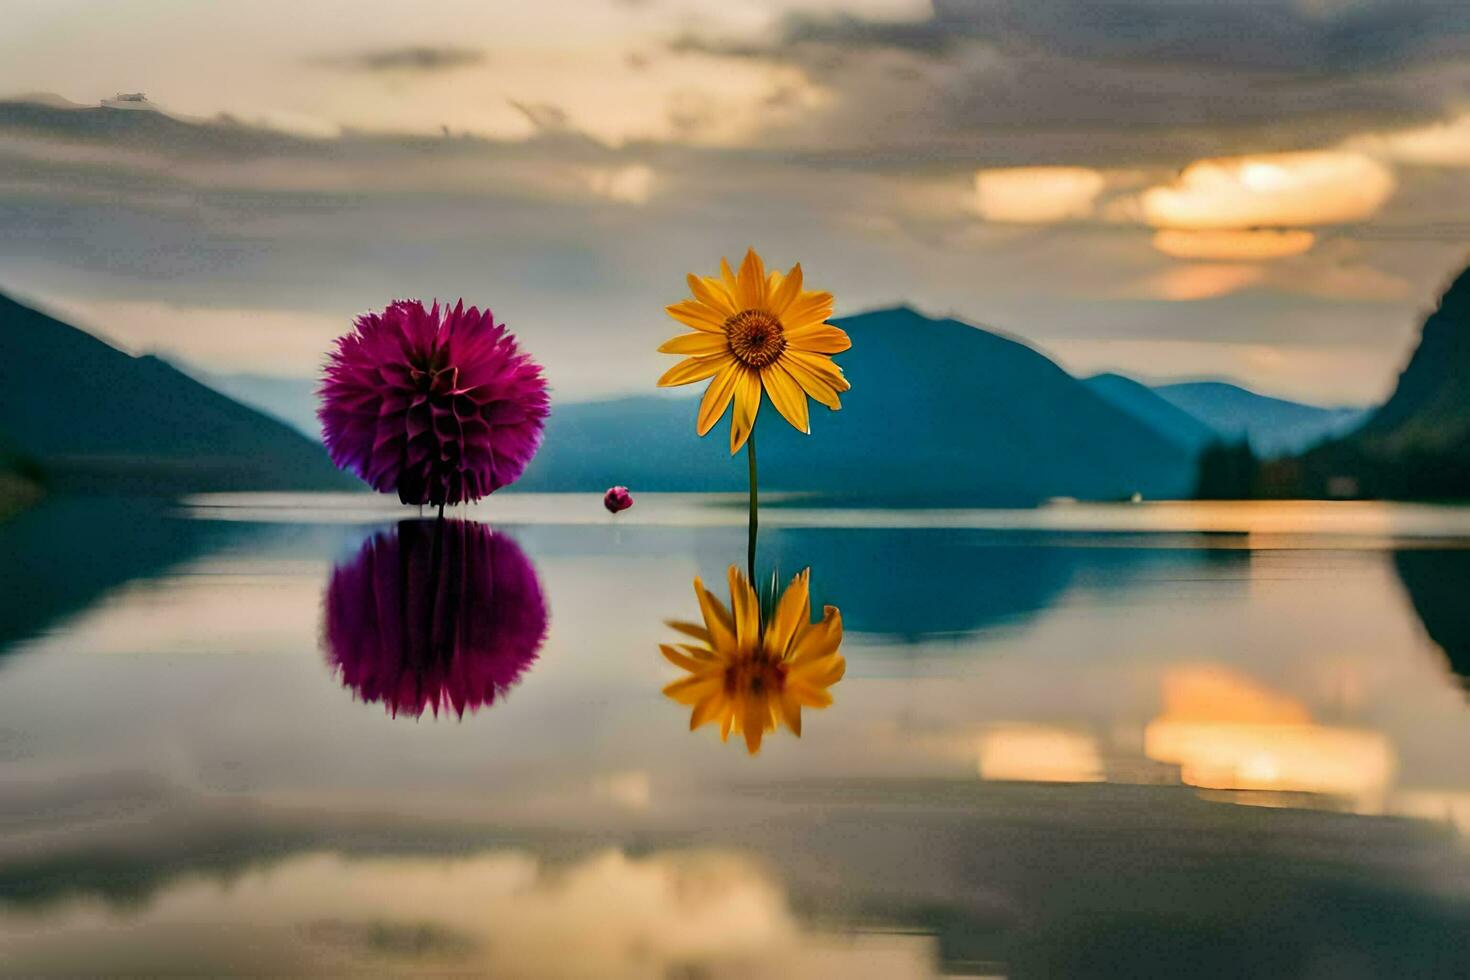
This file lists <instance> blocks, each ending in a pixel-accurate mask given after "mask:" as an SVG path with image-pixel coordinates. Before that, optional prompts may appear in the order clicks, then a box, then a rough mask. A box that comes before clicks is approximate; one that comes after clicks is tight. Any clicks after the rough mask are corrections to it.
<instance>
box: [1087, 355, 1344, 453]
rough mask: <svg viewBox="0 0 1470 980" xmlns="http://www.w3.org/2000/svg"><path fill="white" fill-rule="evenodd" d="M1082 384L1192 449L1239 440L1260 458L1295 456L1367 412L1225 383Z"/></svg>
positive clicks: (1106, 379) (1109, 378)
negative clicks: (1297, 399)
mask: <svg viewBox="0 0 1470 980" xmlns="http://www.w3.org/2000/svg"><path fill="white" fill-rule="evenodd" d="M1084 383H1085V384H1086V385H1087V386H1088V387H1090V388H1092V389H1093V390H1094V391H1096V392H1097V393H1098V394H1100V395H1102V396H1103V397H1104V398H1106V399H1108V400H1109V401H1111V402H1112V403H1113V404H1115V405H1117V406H1118V407H1119V408H1121V409H1123V410H1124V411H1127V412H1129V413H1130V414H1132V415H1134V416H1135V417H1136V418H1138V419H1139V420H1140V421H1143V422H1145V423H1147V424H1148V425H1151V426H1153V427H1154V428H1155V429H1157V430H1158V431H1159V433H1160V434H1162V435H1164V436H1166V437H1167V438H1169V439H1171V440H1173V441H1175V442H1177V443H1178V444H1180V445H1183V446H1187V447H1189V448H1190V449H1192V450H1195V451H1199V450H1202V449H1203V448H1204V447H1206V446H1208V445H1210V444H1211V443H1215V442H1222V441H1223V442H1230V443H1236V442H1241V441H1244V442H1248V443H1249V444H1250V446H1251V448H1252V449H1253V450H1254V451H1255V452H1256V453H1257V454H1258V455H1261V456H1281V455H1285V454H1288V453H1295V452H1301V451H1302V450H1304V449H1308V448H1310V447H1312V446H1314V445H1316V444H1318V443H1320V442H1323V441H1325V440H1327V439H1330V438H1332V437H1333V436H1338V435H1342V434H1343V433H1345V432H1348V431H1351V430H1352V429H1353V428H1354V427H1355V426H1357V425H1358V424H1360V423H1361V422H1362V421H1363V420H1364V419H1365V418H1367V416H1368V414H1369V413H1370V412H1371V409H1366V408H1356V407H1322V406H1317V405H1308V404H1305V403H1303V402H1294V401H1288V400H1287V399H1284V398H1272V397H1271V396H1269V395H1262V394H1259V393H1257V392H1254V391H1251V390H1250V389H1249V388H1245V387H1243V386H1241V385H1237V384H1232V383H1230V382H1228V381H1185V382H1171V383H1167V384H1158V385H1145V384H1143V383H1142V382H1139V381H1135V380H1134V379H1132V378H1128V377H1125V376H1123V375H1119V374H1099V375H1094V376H1093V377H1091V378H1088V379H1086V381H1085V382H1084Z"/></svg>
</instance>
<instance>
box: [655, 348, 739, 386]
mask: <svg viewBox="0 0 1470 980" xmlns="http://www.w3.org/2000/svg"><path fill="white" fill-rule="evenodd" d="M733 360H734V358H733V357H731V356H730V355H729V354H728V353H726V354H711V355H709V356H708V357H689V358H685V359H684V360H682V361H680V362H679V363H678V364H675V365H674V366H673V367H671V368H669V369H668V370H667V371H665V372H664V376H663V377H661V378H659V379H658V386H659V387H660V388H677V387H678V386H679V385H687V384H693V383H694V382H696V381H703V380H704V379H705V378H712V377H714V376H715V375H716V374H718V373H719V372H720V369H721V368H722V367H724V366H725V365H726V364H729V363H730V362H732V361H733Z"/></svg>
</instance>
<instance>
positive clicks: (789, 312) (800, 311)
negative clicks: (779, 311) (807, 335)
mask: <svg viewBox="0 0 1470 980" xmlns="http://www.w3.org/2000/svg"><path fill="white" fill-rule="evenodd" d="M831 315H832V294H831V293H824V292H807V293H802V294H801V295H800V296H798V297H797V298H796V299H794V300H793V301H792V302H791V305H790V306H788V307H786V310H785V313H784V315H783V316H782V317H781V322H782V323H784V324H785V325H786V326H787V327H789V328H792V329H795V328H797V327H803V326H806V325H807V324H809V323H821V322H822V321H823V320H825V319H827V317H829V316H831Z"/></svg>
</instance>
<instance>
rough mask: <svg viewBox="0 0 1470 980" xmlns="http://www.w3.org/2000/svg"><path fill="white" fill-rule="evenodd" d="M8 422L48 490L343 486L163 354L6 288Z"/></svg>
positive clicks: (3, 396) (288, 435) (0, 316)
mask: <svg viewBox="0 0 1470 980" xmlns="http://www.w3.org/2000/svg"><path fill="white" fill-rule="evenodd" d="M0 429H3V430H4V431H5V432H6V433H7V435H8V438H9V440H10V441H11V442H12V443H13V444H14V447H15V450H16V451H17V452H19V453H22V454H24V456H25V457H27V458H28V459H30V460H33V461H34V462H35V463H36V464H37V465H38V466H39V467H40V469H41V470H42V471H43V472H44V474H45V478H46V482H47V484H48V486H55V487H58V488H63V489H65V488H75V489H87V490H106V491H147V492H159V491H164V492H173V491H176V492H188V491H202V490H235V489H257V490H285V489H328V488H335V489H341V488H344V487H350V486H352V485H353V483H354V481H352V480H351V479H349V478H348V477H346V476H344V475H343V474H342V473H340V472H339V471H338V470H337V469H336V468H335V467H334V466H332V464H331V462H330V460H328V459H327V456H326V453H325V452H324V451H323V450H322V448H321V446H319V445H317V444H314V443H313V442H312V441H311V440H309V439H307V438H305V437H304V436H302V435H301V434H300V433H298V432H296V431H294V430H293V429H291V428H290V427H289V426H287V425H285V424H284V423H282V422H279V421H277V420H275V419H271V418H267V417H266V416H264V415H262V414H260V413H259V412H257V411H255V410H254V409H251V408H247V407H246V406H244V405H241V404H239V403H238V402H235V401H232V400H231V399H229V398H227V397H225V396H224V395H222V394H220V393H219V392H217V391H215V390H214V389H212V388H210V387H207V386H205V385H203V384H201V383H199V382H198V381H196V380H194V379H193V378H191V377H189V376H187V375H185V374H184V373H182V372H180V371H179V370H178V369H176V368H174V367H173V366H172V365H170V364H168V363H166V362H165V361H162V360H160V359H158V358H156V357H152V356H143V357H134V356H133V355H131V354H128V353H126V352H124V351H121V350H118V349H117V348H115V347H112V346H110V345H108V344H107V343H105V342H103V341H102V340H99V339H98V338H96V337H94V336H92V335H91V334H88V333H86V332H85V331H82V330H79V329H77V328H76V327H72V326H70V325H68V324H66V323H63V322H62V321H60V320H57V319H55V318H53V317H50V316H47V315H46V314H44V313H41V312H38V311H36V310H33V309H31V308H29V307H27V306H23V305H22V304H20V303H17V302H16V301H14V300H12V299H10V298H8V297H6V296H4V295H0Z"/></svg>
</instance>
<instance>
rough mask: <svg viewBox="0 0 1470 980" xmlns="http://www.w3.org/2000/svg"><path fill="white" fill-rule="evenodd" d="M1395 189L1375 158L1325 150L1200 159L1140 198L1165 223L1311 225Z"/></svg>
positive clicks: (1156, 221) (1362, 208)
mask: <svg viewBox="0 0 1470 980" xmlns="http://www.w3.org/2000/svg"><path fill="white" fill-rule="evenodd" d="M1395 186H1396V182H1395V179H1394V175H1393V173H1392V172H1391V171H1390V170H1389V169H1388V168H1387V167H1385V166H1384V165H1383V164H1381V163H1379V162H1377V161H1376V160H1373V159H1371V158H1369V157H1366V156H1363V155H1361V154H1356V153H1344V152H1326V151H1324V152H1317V153H1292V154H1276V155H1270V156H1247V157H1235V158H1229V159H1214V160H1199V161H1196V162H1195V163H1192V164H1190V165H1189V166H1188V167H1186V168H1185V169H1184V171H1183V172H1182V173H1181V174H1180V175H1179V177H1178V179H1177V180H1175V181H1174V182H1173V183H1172V184H1169V185H1166V186H1159V187H1153V188H1150V189H1149V190H1147V191H1145V192H1144V193H1143V194H1142V196H1141V197H1140V199H1139V201H1140V205H1141V208H1142V213H1143V217H1144V219H1145V220H1146V221H1148V222H1149V223H1150V224H1153V225H1156V226H1159V227H1165V228H1188V229H1240V228H1252V227H1260V226H1265V227H1293V226H1295V227H1315V226H1319V225H1333V224H1343V223H1346V222H1351V221H1361V220H1363V219H1365V218H1368V217H1371V216H1372V215H1373V214H1375V213H1376V212H1377V211H1378V209H1379V208H1381V207H1382V206H1383V204H1384V202H1386V201H1387V200H1388V198H1389V197H1390V196H1391V195H1392V194H1393V191H1394V188H1395Z"/></svg>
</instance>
